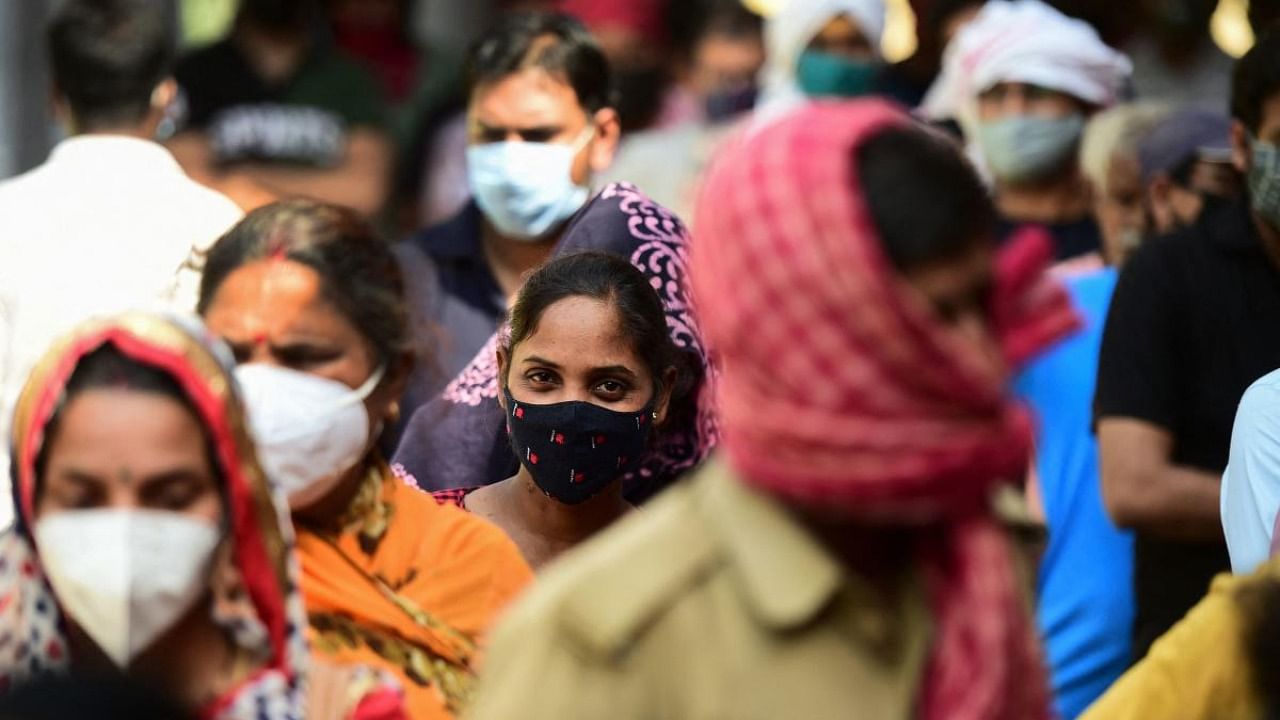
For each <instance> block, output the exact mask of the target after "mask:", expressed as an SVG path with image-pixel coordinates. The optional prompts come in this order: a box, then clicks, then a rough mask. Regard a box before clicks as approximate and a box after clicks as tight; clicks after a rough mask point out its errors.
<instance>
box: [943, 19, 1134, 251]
mask: <svg viewBox="0 0 1280 720" xmlns="http://www.w3.org/2000/svg"><path fill="white" fill-rule="evenodd" d="M1129 70H1130V67H1129V61H1128V60H1127V59H1125V57H1124V56H1123V55H1121V54H1119V53H1117V52H1116V51H1114V50H1112V49H1111V48H1110V47H1108V46H1107V45H1106V44H1104V43H1103V42H1102V40H1101V38H1099V37H1098V34H1097V32H1095V31H1094V29H1093V28H1092V27H1090V26H1089V25H1088V24H1086V23H1084V22H1083V21H1080V20H1074V19H1071V18H1069V17H1067V16H1065V15H1063V14H1062V13H1060V12H1058V11H1057V10H1054V9H1053V8H1052V7H1050V6H1048V5H1046V4H1044V3H1042V2H1040V0H1013V1H1011V2H991V3H987V4H986V5H985V6H983V9H982V11H981V12H980V13H979V14H978V15H977V16H976V17H975V18H974V19H973V20H972V21H971V22H969V23H968V24H967V25H965V26H964V28H963V29H962V30H960V32H959V34H958V35H957V36H956V38H955V40H953V41H952V43H951V45H950V47H949V48H948V50H947V57H946V62H945V65H944V68H943V72H942V75H941V76H939V78H938V81H937V82H936V83H935V84H934V87H933V88H932V89H930V91H929V95H928V96H927V97H926V98H925V101H924V105H923V108H922V109H923V111H924V113H925V114H926V115H927V116H928V117H930V118H933V119H939V120H944V119H949V118H954V119H956V120H958V121H959V122H960V125H961V127H962V128H963V129H964V131H965V133H966V137H967V139H968V141H969V142H970V144H971V145H972V146H973V148H974V150H975V151H976V154H977V155H978V157H979V159H980V161H981V165H982V166H983V167H984V168H985V169H986V170H987V171H988V172H989V174H990V176H991V178H992V180H993V182H994V185H995V201H996V207H997V209H998V210H999V212H1000V216H1001V226H1000V235H1001V237H1008V236H1009V235H1010V234H1011V233H1012V232H1014V231H1015V230H1016V229H1018V228H1019V227H1021V226H1023V225H1038V226H1040V227H1042V228H1044V229H1046V230H1047V231H1048V232H1049V233H1050V234H1051V235H1052V236H1053V239H1054V244H1055V247H1056V257H1057V259H1059V260H1067V259H1070V258H1074V257H1078V256H1081V255H1087V254H1089V253H1096V252H1098V251H1099V250H1100V248H1101V246H1102V238H1101V236H1100V233H1099V230H1098V226H1097V223H1096V222H1095V221H1094V219H1093V216H1092V214H1091V202H1090V190H1089V187H1088V183H1087V182H1086V180H1085V179H1084V177H1083V176H1082V174H1081V172H1080V164H1079V144H1080V136H1081V134H1082V132H1083V131H1084V126H1085V122H1086V121H1087V119H1088V117H1089V116H1090V115H1091V114H1093V113H1094V112H1095V111H1097V110H1099V109H1102V108H1106V107H1109V106H1111V105H1112V104H1114V103H1116V102H1117V101H1118V100H1119V99H1120V95H1121V92H1122V90H1123V88H1124V85H1125V82H1126V80H1127V78H1128V75H1129Z"/></svg>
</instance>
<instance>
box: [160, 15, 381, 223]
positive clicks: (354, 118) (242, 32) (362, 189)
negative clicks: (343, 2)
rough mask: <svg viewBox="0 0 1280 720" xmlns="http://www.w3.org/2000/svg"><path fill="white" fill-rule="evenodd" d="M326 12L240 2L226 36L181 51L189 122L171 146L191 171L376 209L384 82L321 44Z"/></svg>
mask: <svg viewBox="0 0 1280 720" xmlns="http://www.w3.org/2000/svg"><path fill="white" fill-rule="evenodd" d="M323 19H324V18H323V15H322V13H321V5H320V0H242V2H241V4H240V9H239V11H238V13H237V14H236V19H235V24H234V26H233V27H232V30H231V34H230V36H229V37H227V38H226V39H224V40H222V41H220V42H217V43H214V44H213V45H210V46H208V47H206V48H202V49H200V50H197V51H195V52H194V53H192V54H191V55H189V56H187V57H185V58H183V60H182V62H181V63H180V64H179V66H178V71H177V77H178V82H179V84H180V85H181V88H182V92H183V96H184V99H185V102H186V118H185V128H186V129H185V130H183V131H182V132H180V133H179V134H178V135H177V136H176V137H175V138H173V140H171V141H170V143H169V146H170V148H171V149H172V150H173V152H174V154H175V155H177V157H178V159H179V161H180V162H182V165H183V167H184V168H186V169H187V171H188V172H190V173H191V174H192V175H193V176H195V177H196V178H197V179H201V180H202V181H206V182H208V183H210V184H212V185H213V186H214V187H217V186H218V184H219V183H220V182H223V181H224V178H225V176H228V175H232V176H237V177H245V178H248V179H249V180H250V181H252V182H253V183H255V184H257V185H259V186H261V187H262V188H264V189H265V190H266V191H267V192H269V193H271V194H272V195H275V196H278V197H294V196H303V197H311V198H316V199H318V200H323V201H326V202H332V203H338V204H342V205H345V206H348V207H351V208H353V209H355V210H356V211H358V212H360V213H361V214H363V215H365V216H373V215H374V214H376V213H377V212H378V211H380V210H381V209H382V207H383V203H384V202H385V201H386V199H387V193H388V187H389V183H390V180H391V153H392V146H391V144H390V141H389V138H388V135H387V133H386V120H387V115H386V113H387V110H386V106H385V104H384V102H385V101H384V98H383V95H382V92H381V87H380V86H379V84H378V81H377V80H376V79H375V78H374V77H373V76H372V75H371V74H370V73H369V72H367V71H366V70H365V69H364V68H363V67H361V66H360V65H359V64H357V63H355V62H354V61H352V60H350V59H349V58H347V57H346V56H344V55H342V54H340V53H338V52H337V51H335V50H334V49H333V48H332V47H330V46H329V45H327V44H325V43H323V42H320V41H319V39H318V38H317V36H316V34H317V32H318V30H319V29H320V27H321V24H322V22H323Z"/></svg>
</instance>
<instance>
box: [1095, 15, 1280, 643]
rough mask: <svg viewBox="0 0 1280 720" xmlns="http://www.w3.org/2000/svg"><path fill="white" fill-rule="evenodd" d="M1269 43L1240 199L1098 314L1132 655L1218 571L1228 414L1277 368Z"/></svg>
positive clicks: (1173, 239)
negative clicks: (1129, 554) (1127, 558)
mask: <svg viewBox="0 0 1280 720" xmlns="http://www.w3.org/2000/svg"><path fill="white" fill-rule="evenodd" d="M1278 69H1280V36H1277V35H1275V34H1274V33H1272V34H1268V35H1265V36H1263V37H1262V38H1260V39H1259V41H1258V43H1257V44H1256V45H1255V46H1254V47H1253V49H1251V50H1250V51H1249V53H1248V54H1247V55H1245V56H1244V57H1243V58H1242V59H1241V60H1240V62H1239V63H1238V64H1237V66H1236V69H1235V74H1234V76H1233V79H1232V91H1231V106H1232V110H1231V115H1232V130H1231V146H1232V163H1233V164H1234V165H1235V167H1236V169H1237V171H1239V172H1240V173H1242V174H1243V175H1244V176H1245V178H1246V188H1247V193H1246V196H1245V197H1243V198H1241V199H1238V200H1236V201H1234V202H1226V203H1209V204H1206V206H1205V207H1204V209H1203V211H1202V213H1201V215H1200V217H1199V219H1198V221H1197V222H1196V223H1195V224H1194V225H1191V226H1189V227H1186V228H1184V229H1182V230H1180V231H1178V232H1175V233H1173V234H1171V235H1167V236H1165V237H1162V238H1160V239H1159V240H1158V241H1153V242H1149V243H1146V244H1144V245H1143V246H1142V247H1140V248H1139V249H1138V251H1137V252H1135V253H1134V254H1133V255H1132V256H1131V257H1130V258H1129V260H1128V262H1127V263H1126V265H1125V270H1124V272H1123V273H1121V275H1120V279H1119V281H1118V283H1117V285H1116V290H1115V295H1114V297H1113V299H1112V302H1111V307H1110V309H1109V311H1108V315H1107V325H1106V330H1105V331H1104V335H1103V342H1102V350H1101V355H1100V358H1099V361H1098V384H1097V392H1096V394H1095V397H1094V419H1095V421H1096V427H1097V433H1098V444H1099V448H1100V453H1101V465H1102V490H1103V500H1104V501H1105V503H1106V506H1107V511H1108V513H1109V514H1110V515H1111V518H1112V519H1113V520H1114V521H1115V523H1116V524H1117V525H1118V526H1120V527H1124V528H1129V529H1132V530H1134V532H1135V537H1136V543H1135V557H1134V580H1133V582H1134V591H1135V600H1136V612H1137V615H1136V617H1135V621H1134V633H1135V635H1134V658H1135V659H1140V658H1142V657H1143V656H1145V655H1146V654H1147V650H1148V648H1149V647H1150V645H1151V643H1152V642H1153V641H1154V640H1155V639H1156V638H1157V637H1159V636H1160V635H1161V634H1163V633H1164V632H1165V631H1166V630H1168V629H1169V628H1170V627H1171V626H1172V625H1173V624H1174V623H1175V622H1177V621H1178V620H1179V619H1180V618H1181V617H1182V616H1183V615H1184V614H1185V613H1186V612H1187V610H1188V609H1190V608H1191V607H1192V606H1193V605H1194V604H1195V603H1196V602H1197V601H1198V600H1199V599H1200V598H1201V597H1202V596H1203V595H1204V592H1205V588H1206V587H1207V586H1208V583H1209V581H1210V579H1211V578H1212V577H1213V576H1214V575H1215V574H1216V573H1218V572H1221V571H1224V570H1226V569H1227V568H1228V561H1227V553H1226V547H1225V545H1224V544H1223V523H1222V520H1221V519H1220V517H1219V485H1220V479H1221V477H1222V471H1223V469H1224V468H1225V467H1226V465H1227V459H1228V453H1229V448H1230V440H1231V428H1232V418H1233V416H1234V414H1235V412H1236V407H1237V404H1238V403H1239V402H1240V398H1241V396H1242V395H1243V394H1244V392H1245V389H1246V388H1248V387H1249V386H1250V385H1251V384H1253V382H1254V381H1255V380H1257V379H1258V378H1260V377H1262V376H1263V375H1266V374H1267V373H1269V372H1271V371H1272V370H1274V369H1275V368H1276V367H1278V366H1280V335H1277V334H1276V333H1274V332H1271V328H1274V327H1276V326H1277V325H1278V324H1280V282H1277V277H1280V276H1278V275H1277V272H1278V269H1280V251H1278V250H1277V248H1280V230H1277V227H1278V226H1280V209H1277V208H1276V207H1275V206H1276V202H1277V198H1280V193H1276V192H1275V191H1274V190H1273V188H1274V187H1275V186H1276V182H1277V179H1276V178H1277V176H1278V175H1280V170H1277V167H1280V162H1278V161H1276V152H1277V151H1276V150H1275V143H1276V142H1277V141H1280V103H1277V102H1276V95H1277V93H1280V71H1278Z"/></svg>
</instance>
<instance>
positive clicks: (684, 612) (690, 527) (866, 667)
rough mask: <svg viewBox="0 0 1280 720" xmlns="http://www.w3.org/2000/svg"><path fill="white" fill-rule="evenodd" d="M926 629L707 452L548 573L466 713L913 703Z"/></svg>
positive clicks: (894, 712) (827, 711) (504, 638)
mask: <svg viewBox="0 0 1280 720" xmlns="http://www.w3.org/2000/svg"><path fill="white" fill-rule="evenodd" d="M889 598H892V599H889ZM930 633H931V629H930V620H929V614H928V611H927V608H926V602H925V596H924V590H923V588H922V587H921V584H920V583H919V581H918V579H917V578H916V577H914V576H913V574H912V573H910V572H904V573H902V574H901V579H900V580H899V581H898V582H897V584H896V587H894V588H892V592H891V593H884V594H882V593H879V592H876V591H874V590H873V589H872V588H871V587H870V586H869V585H867V584H865V583H864V582H862V581H861V580H859V579H858V578H856V577H853V576H850V575H849V574H847V573H846V572H845V571H844V570H843V568H842V566H841V565H840V564H839V563H838V562H837V561H836V560H835V559H834V558H833V557H832V556H831V555H829V554H828V553H827V551H826V550H825V549H823V548H822V547H821V546H820V545H818V543H817V542H816V541H815V540H814V539H813V538H812V537H811V536H810V535H809V534H808V533H807V532H806V531H805V530H804V529H803V528H801V527H800V526H799V525H798V524H797V523H796V522H795V520H793V519H792V517H791V516H790V515H789V514H788V513H787V511H786V510H785V509H783V507H782V506H780V505H779V504H777V503H776V502H774V501H773V500H770V499H768V498H766V497H765V496H763V495H761V494H759V493H757V492H756V491H753V490H751V489H749V488H746V487H745V486H743V485H741V484H740V483H739V482H737V481H736V480H734V479H733V477H732V475H731V473H730V471H729V470H728V469H727V468H726V467H725V466H724V465H722V464H720V463H718V462H716V461H712V462H711V463H710V464H709V465H708V466H707V467H705V468H704V469H703V470H701V471H700V472H699V473H698V474H697V475H696V476H695V477H694V478H693V479H691V480H690V482H688V483H686V484H685V485H682V486H679V487H676V488H673V489H671V490H668V491H667V492H666V493H665V494H664V495H663V496H661V497H659V498H658V499H657V500H656V501H655V502H653V503H652V504H651V505H650V506H648V507H646V510H645V512H641V513H635V514H633V515H632V516H630V517H628V518H626V519H624V520H622V521H621V522H619V523H618V524H617V525H615V526H614V527H612V528H610V529H609V530H607V531H605V532H604V533H602V534H601V535H599V536H597V537H596V538H593V539H592V540H591V541H589V542H588V543H586V544H585V545H584V546H583V547H581V548H580V549H578V550H575V551H574V552H573V553H571V554H570V555H569V556H567V557H566V559H565V560H563V561H561V562H559V563H557V564H553V565H552V566H551V567H550V568H549V569H548V570H547V571H546V572H545V573H543V574H542V575H540V576H539V578H538V584H537V585H536V586H535V587H534V589H533V590H532V591H531V592H530V593H529V594H528V595H527V596H526V597H525V598H523V599H522V600H521V601H519V602H517V604H516V605H515V606H514V607H513V608H512V610H511V613H510V615H509V616H508V617H507V619H506V620H505V621H504V622H503V623H502V624H501V625H500V627H499V630H498V631H497V632H496V633H495V635H494V638H493V643H492V645H491V646H490V651H489V654H488V655H487V657H486V660H485V665H484V668H483V672H482V673H481V678H480V685H479V688H478V691H477V695H476V697H475V700H474V704H473V705H472V707H471V712H470V713H469V714H468V715H467V717H468V718H471V719H472V720H507V719H509V718H522V719H524V720H538V719H540V718H548V719H550V718H556V719H557V720H563V719H572V718H584V719H587V718H589V719H591V720H597V719H598V718H609V719H610V720H626V719H627V718H691V719H697V718H734V720H751V719H752V718H762V719H763V718H770V719H773V720H776V719H779V718H803V719H804V720H825V719H827V718H831V719H832V720H835V719H836V718H839V719H840V720H850V719H851V718H852V719H854V720H856V719H857V718H875V719H876V720H881V719H891V718H908V717H912V715H913V708H914V706H915V704H916V698H917V694H918V691H919V679H920V677H921V674H922V672H923V667H924V663H925V659H926V651H927V646H928V639H929V637H930Z"/></svg>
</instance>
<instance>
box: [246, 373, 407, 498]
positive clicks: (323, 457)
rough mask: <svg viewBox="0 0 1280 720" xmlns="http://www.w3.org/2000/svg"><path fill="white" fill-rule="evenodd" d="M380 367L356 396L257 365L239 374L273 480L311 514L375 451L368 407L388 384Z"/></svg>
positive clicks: (323, 382) (265, 466) (339, 385)
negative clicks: (370, 399)
mask: <svg viewBox="0 0 1280 720" xmlns="http://www.w3.org/2000/svg"><path fill="white" fill-rule="evenodd" d="M383 372H384V368H382V367H379V368H378V369H377V370H375V371H374V373H373V375H370V376H369V379H368V380H366V381H365V383H364V384H363V385H361V386H360V387H358V388H356V389H355V390H352V389H351V388H349V387H347V386H346V385H344V384H343V383H340V382H338V381H336V380H329V379H327V378H322V377H317V376H315V375H311V374H308V373H304V372H298V371H297V370H290V369H288V368H283V367H279V366H277V365H266V364H260V363H253V364H249V365H240V366H239V367H237V368H236V371H235V374H236V380H237V381H238V382H239V384H240V390H241V392H242V394H243V396H244V403H245V411H246V413H247V415H248V419H249V430H250V432H251V433H252V434H253V438H254V442H255V444H256V445H257V448H258V459H259V460H260V461H261V462H262V467H263V469H265V470H266V471H267V477H268V478H269V479H270V480H271V481H272V482H273V483H275V484H276V485H277V486H278V487H279V488H280V489H281V490H283V491H284V493H285V495H286V496H287V497H288V499H289V507H291V508H294V509H298V508H305V507H307V506H309V505H311V504H312V503H314V502H316V501H317V500H320V499H321V498H323V497H324V496H325V495H326V494H328V493H329V491H330V490H332V489H333V488H334V486H335V485H337V484H338V482H339V481H341V480H342V476H343V475H344V474H345V473H346V472H347V471H348V470H350V469H351V468H353V467H355V465H356V463H358V462H360V460H361V459H363V458H364V454H365V452H366V451H367V450H368V449H369V443H370V434H369V414H368V413H367V412H366V411H365V408H364V401H365V399H366V398H368V397H369V395H371V394H372V393H373V390H374V388H376V387H377V386H378V383H380V382H382V375H383Z"/></svg>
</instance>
